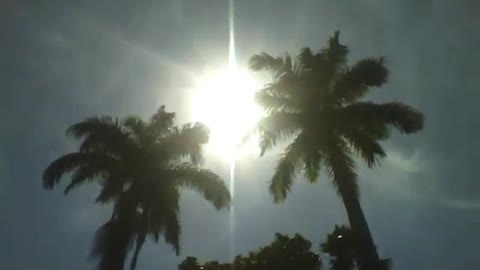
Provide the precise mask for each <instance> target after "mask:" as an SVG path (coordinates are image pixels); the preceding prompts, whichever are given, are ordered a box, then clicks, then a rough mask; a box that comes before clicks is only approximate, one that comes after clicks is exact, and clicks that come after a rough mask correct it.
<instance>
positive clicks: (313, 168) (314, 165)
mask: <svg viewBox="0 0 480 270" xmlns="http://www.w3.org/2000/svg"><path fill="white" fill-rule="evenodd" d="M324 158H325V157H324V156H323V154H322V153H321V152H320V151H318V150H316V149H307V150H305V152H304V154H303V163H304V165H305V166H304V168H303V170H304V171H305V177H306V178H307V180H308V181H310V182H311V183H313V182H316V181H317V179H318V177H319V175H320V168H321V165H322V162H323V159H324Z"/></svg>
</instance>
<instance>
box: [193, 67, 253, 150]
mask: <svg viewBox="0 0 480 270" xmlns="http://www.w3.org/2000/svg"><path fill="white" fill-rule="evenodd" d="M259 86H260V84H259V82H258V80H256V79H255V78H254V76H253V75H252V74H251V73H250V72H248V71H247V70H246V69H238V68H233V67H231V68H225V69H219V70H217V71H213V72H208V73H207V74H205V75H204V76H201V77H199V78H197V80H196V83H195V88H194V91H193V95H192V118H193V119H194V120H195V121H199V122H202V123H204V124H205V125H207V126H208V128H209V129H210V140H209V143H208V144H207V151H211V152H213V153H214V154H216V155H219V156H220V157H221V158H224V159H228V160H232V159H237V158H239V157H241V156H242V155H245V154H248V153H258V140H257V136H256V135H255V134H254V129H255V126H256V125H257V123H258V120H259V119H260V117H261V116H262V110H261V109H260V107H259V106H258V105H257V104H256V103H255V101H254V95H255V92H256V90H257V89H258V87H259Z"/></svg>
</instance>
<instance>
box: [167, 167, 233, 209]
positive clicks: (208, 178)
mask: <svg viewBox="0 0 480 270" xmlns="http://www.w3.org/2000/svg"><path fill="white" fill-rule="evenodd" d="M171 175H172V177H174V178H175V179H176V180H177V184H178V185H180V186H183V187H187V188H189V189H192V190H194V191H196V192H198V193H200V194H202V196H203V197H204V198H205V200H207V201H209V202H211V203H212V204H213V205H214V206H215V207H216V208H217V209H221V208H228V207H229V206H230V199H231V198H230V192H229V191H228V188H227V186H226V185H225V182H224V181H223V180H222V179H221V178H220V177H219V176H218V175H216V174H215V173H213V172H212V171H210V170H207V169H202V168H199V167H198V166H195V165H192V164H190V163H182V164H180V165H177V166H175V167H173V168H172V169H171Z"/></svg>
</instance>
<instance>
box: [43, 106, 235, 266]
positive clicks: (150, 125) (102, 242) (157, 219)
mask: <svg viewBox="0 0 480 270" xmlns="http://www.w3.org/2000/svg"><path fill="white" fill-rule="evenodd" d="M174 116H175V115H174V113H169V112H165V107H164V106H162V107H160V109H159V110H158V112H157V113H156V114H154V115H153V117H152V118H151V119H150V121H148V122H145V121H143V120H141V119H139V118H137V117H127V118H124V119H117V118H112V117H109V116H103V117H92V118H87V119H85V120H84V121H82V122H80V123H77V124H74V125H72V126H71V127H70V128H69V129H68V130H67V134H68V135H72V136H73V137H74V138H75V139H77V140H81V144H80V147H79V150H78V151H77V152H73V153H69V154H66V155H64V156H62V157H60V158H58V159H57V160H55V161H53V162H52V163H51V164H50V165H49V166H48V168H47V169H46V170H45V171H44V174H43V185H44V188H46V189H52V188H54V187H55V186H56V185H57V184H58V183H59V181H60V179H61V177H62V176H63V175H64V174H65V173H68V172H72V175H71V179H70V183H69V184H68V185H67V187H66V188H65V193H68V192H70V191H71V190H72V189H74V188H76V187H78V186H79V185H82V184H85V183H89V182H96V183H98V184H99V185H100V187H101V189H100V193H99V195H98V197H97V198H96V202H97V203H102V204H105V203H112V204H113V213H112V216H111V219H110V220H109V221H108V222H106V223H105V224H104V225H103V226H102V227H101V228H100V229H99V230H98V231H97V235H96V237H95V241H94V246H93V249H92V256H93V257H94V258H97V259H98V265H97V268H98V269H101V270H104V269H109V270H110V269H123V264H124V260H125V258H126V256H127V254H128V253H129V251H130V250H131V248H133V246H134V247H135V248H134V256H133V258H132V261H131V266H130V267H131V269H134V268H135V265H136V262H137V257H138V254H139V251H140V249H141V248H142V246H143V244H144V242H145V239H146V236H147V235H151V236H152V237H153V239H154V241H158V240H159V237H160V235H163V236H164V238H165V241H166V242H167V243H169V244H171V245H172V246H173V247H174V249H175V251H176V253H177V255H178V252H179V249H180V247H179V236H180V221H179V197H180V193H179V192H180V189H181V188H188V189H191V190H194V191H196V192H198V193H200V194H201V195H202V196H203V197H204V198H205V199H206V200H207V201H209V202H211V203H212V204H213V205H214V206H215V207H216V208H217V209H220V208H225V207H228V206H229V203H230V193H229V191H228V189H227V187H226V186H225V184H224V182H223V181H222V180H221V179H220V177H219V176H217V175H216V174H214V173H213V172H211V171H209V170H206V169H202V168H201V167H199V166H198V163H199V161H201V160H202V155H201V148H202V145H203V144H205V143H206V142H207V141H208V130H207V129H206V128H205V126H203V125H201V124H199V123H196V124H186V125H183V126H181V127H177V126H174V125H173V124H174Z"/></svg>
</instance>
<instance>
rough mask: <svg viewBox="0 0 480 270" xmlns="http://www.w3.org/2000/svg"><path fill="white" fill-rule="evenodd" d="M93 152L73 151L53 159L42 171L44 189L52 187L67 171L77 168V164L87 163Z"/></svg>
mask: <svg viewBox="0 0 480 270" xmlns="http://www.w3.org/2000/svg"><path fill="white" fill-rule="evenodd" d="M94 155H95V154H92V153H82V152H73V153H69V154H66V155H64V156H61V157H60V158H58V159H56V160H54V161H53V162H52V163H50V165H48V167H47V168H46V169H45V171H44V172H43V177H42V179H43V187H44V188H45V189H52V188H53V187H54V186H55V184H58V182H59V181H60V178H61V177H62V176H63V175H64V174H65V173H68V172H71V171H73V170H75V169H77V168H78V167H79V166H82V165H84V164H85V163H87V162H88V161H89V160H90V159H91V158H92V157H93V156H94Z"/></svg>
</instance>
